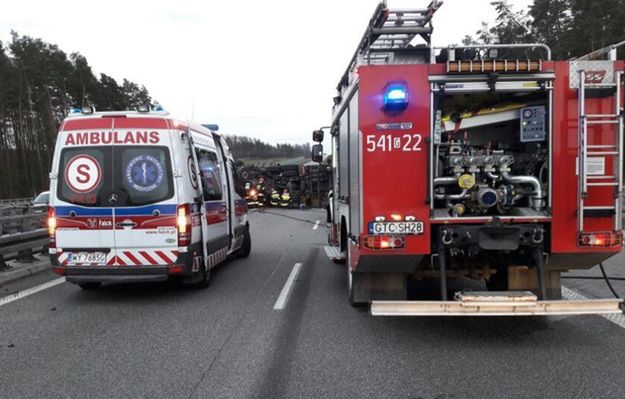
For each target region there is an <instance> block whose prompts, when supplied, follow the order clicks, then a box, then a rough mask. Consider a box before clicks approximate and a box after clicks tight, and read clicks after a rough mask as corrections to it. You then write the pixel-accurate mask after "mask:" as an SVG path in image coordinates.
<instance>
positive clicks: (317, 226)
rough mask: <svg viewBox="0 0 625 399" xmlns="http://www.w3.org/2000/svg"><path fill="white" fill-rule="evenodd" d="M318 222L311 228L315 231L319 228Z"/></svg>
mask: <svg viewBox="0 0 625 399" xmlns="http://www.w3.org/2000/svg"><path fill="white" fill-rule="evenodd" d="M320 222H321V221H320V220H317V221H316V222H315V225H314V226H313V230H317V229H318V228H319V223H320Z"/></svg>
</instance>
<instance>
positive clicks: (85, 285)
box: [78, 282, 102, 290]
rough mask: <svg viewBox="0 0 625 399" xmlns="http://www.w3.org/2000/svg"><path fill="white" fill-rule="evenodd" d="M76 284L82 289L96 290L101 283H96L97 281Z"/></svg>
mask: <svg viewBox="0 0 625 399" xmlns="http://www.w3.org/2000/svg"><path fill="white" fill-rule="evenodd" d="M78 286H79V287H80V288H82V289H83V290H97V289H98V288H100V287H101V286H102V283H97V282H91V283H82V284H78Z"/></svg>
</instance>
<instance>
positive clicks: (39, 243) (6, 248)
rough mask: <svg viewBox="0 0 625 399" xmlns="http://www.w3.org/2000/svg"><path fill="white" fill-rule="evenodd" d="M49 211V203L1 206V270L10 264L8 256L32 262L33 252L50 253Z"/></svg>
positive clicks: (20, 260)
mask: <svg viewBox="0 0 625 399" xmlns="http://www.w3.org/2000/svg"><path fill="white" fill-rule="evenodd" d="M47 215H48V207H47V205H43V206H42V205H27V204H25V205H14V206H2V207H0V270H3V269H7V268H9V266H8V265H7V263H6V262H7V261H9V260H13V259H15V260H17V261H18V262H29V261H34V260H35V258H34V256H33V254H35V253H42V254H46V253H47V248H48V243H49V237H48V229H47V228H46V219H47Z"/></svg>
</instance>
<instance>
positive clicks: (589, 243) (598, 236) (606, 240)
mask: <svg viewBox="0 0 625 399" xmlns="http://www.w3.org/2000/svg"><path fill="white" fill-rule="evenodd" d="M578 245H579V246H580V247H603V248H609V247H616V246H622V245H623V232H621V231H601V232H592V233H580V234H579V235H578Z"/></svg>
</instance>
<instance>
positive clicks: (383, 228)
mask: <svg viewBox="0 0 625 399" xmlns="http://www.w3.org/2000/svg"><path fill="white" fill-rule="evenodd" d="M369 234H401V235H418V234H423V222H373V223H369Z"/></svg>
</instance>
